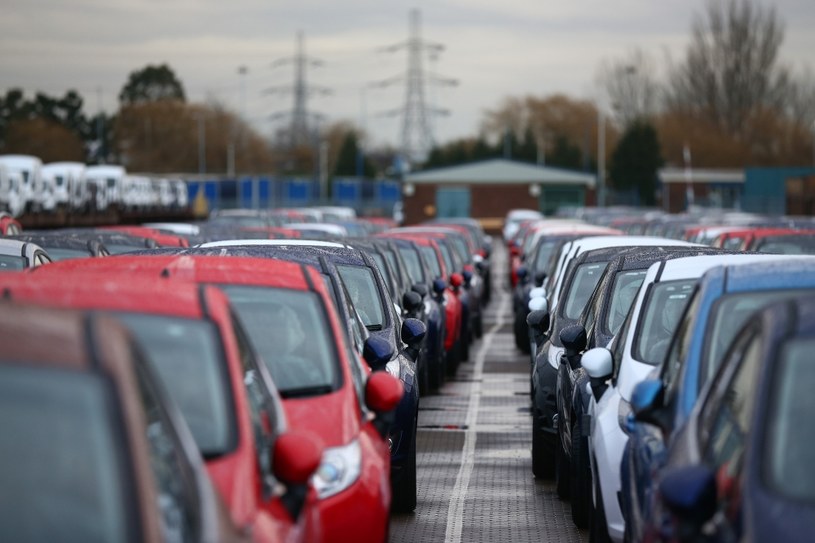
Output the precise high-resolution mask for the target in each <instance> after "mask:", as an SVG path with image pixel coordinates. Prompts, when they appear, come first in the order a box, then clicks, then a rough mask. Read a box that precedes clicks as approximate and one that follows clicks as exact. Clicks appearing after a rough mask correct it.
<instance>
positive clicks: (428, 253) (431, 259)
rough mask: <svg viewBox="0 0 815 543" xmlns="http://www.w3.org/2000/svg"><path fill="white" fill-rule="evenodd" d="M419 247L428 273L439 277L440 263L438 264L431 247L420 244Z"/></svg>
mask: <svg viewBox="0 0 815 543" xmlns="http://www.w3.org/2000/svg"><path fill="white" fill-rule="evenodd" d="M420 249H421V250H422V256H424V261H425V263H426V264H427V267H428V268H430V273H432V274H433V277H434V278H439V277H441V265H440V264H439V259H438V257H437V255H436V251H435V250H434V249H433V247H429V246H427V245H422V246H421V247H420Z"/></svg>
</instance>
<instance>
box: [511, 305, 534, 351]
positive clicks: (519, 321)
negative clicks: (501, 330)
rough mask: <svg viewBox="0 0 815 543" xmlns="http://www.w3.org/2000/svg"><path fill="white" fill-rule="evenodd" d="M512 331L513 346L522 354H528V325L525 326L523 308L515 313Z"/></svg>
mask: <svg viewBox="0 0 815 543" xmlns="http://www.w3.org/2000/svg"><path fill="white" fill-rule="evenodd" d="M512 331H513V333H514V335H515V346H516V347H517V348H518V350H519V351H521V352H522V353H524V354H529V345H530V344H529V325H528V324H526V312H525V311H524V310H523V308H519V309H517V310H516V311H515V319H514V320H513V323H512Z"/></svg>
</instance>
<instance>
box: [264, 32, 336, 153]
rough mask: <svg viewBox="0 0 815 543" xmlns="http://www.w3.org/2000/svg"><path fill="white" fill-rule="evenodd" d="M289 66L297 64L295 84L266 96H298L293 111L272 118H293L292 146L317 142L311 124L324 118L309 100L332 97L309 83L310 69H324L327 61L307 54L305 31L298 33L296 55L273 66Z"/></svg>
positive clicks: (269, 89) (290, 133) (290, 130)
mask: <svg viewBox="0 0 815 543" xmlns="http://www.w3.org/2000/svg"><path fill="white" fill-rule="evenodd" d="M286 64H292V65H294V83H293V84H292V85H283V86H276V87H270V88H268V89H266V91H265V93H266V94H278V93H282V94H292V95H293V96H294V103H293V106H292V109H291V110H290V111H279V112H277V113H273V114H272V115H271V118H272V119H276V118H280V117H288V118H289V121H290V126H289V140H290V144H291V146H292V147H296V146H299V145H309V144H310V143H311V142H312V140H313V138H312V137H311V135H310V133H309V132H310V130H309V124H310V122H311V121H312V120H314V118H316V117H320V115H319V114H315V113H311V112H309V111H308V107H307V102H308V98H309V97H310V96H312V95H315V94H322V95H326V94H331V90H330V89H328V88H326V87H321V86H317V85H309V84H308V83H307V82H306V72H307V70H308V68H309V67H318V66H322V65H323V62H322V61H321V60H318V59H315V58H311V57H309V56H307V55H306V46H305V37H304V36H303V32H302V31H300V32H298V33H297V49H296V51H295V54H294V56H292V57H287V58H282V59H278V60H276V61H274V62H273V63H272V67H273V68H275V67H278V66H283V65H286Z"/></svg>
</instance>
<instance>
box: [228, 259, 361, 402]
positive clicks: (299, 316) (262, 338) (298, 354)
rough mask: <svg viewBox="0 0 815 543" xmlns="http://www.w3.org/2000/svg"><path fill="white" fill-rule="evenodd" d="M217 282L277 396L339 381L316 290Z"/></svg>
mask: <svg viewBox="0 0 815 543" xmlns="http://www.w3.org/2000/svg"><path fill="white" fill-rule="evenodd" d="M366 269H367V268H366ZM221 288H222V289H223V290H224V292H226V295H227V296H228V297H229V301H230V302H231V303H232V305H233V307H234V308H235V312H236V313H237V314H238V317H239V318H240V320H241V322H242V324H243V326H244V328H245V329H246V332H247V334H248V335H249V339H250V341H251V342H252V345H253V346H254V347H255V349H256V350H257V352H258V354H259V355H260V356H261V358H262V359H263V361H264V363H265V364H266V366H267V367H268V368H269V372H270V373H271V374H272V378H273V379H274V382H275V384H276V385H277V388H278V390H279V391H280V394H281V396H283V397H293V396H314V395H319V394H326V393H328V392H331V391H333V390H335V389H336V387H337V386H339V384H340V378H339V367H338V364H337V356H336V354H335V350H334V349H333V348H332V346H331V340H332V338H333V337H334V336H333V335H332V333H331V330H330V328H329V325H328V322H327V321H326V314H325V311H323V309H322V304H321V303H320V299H319V297H318V295H317V294H316V293H314V292H308V291H301V290H291V289H284V288H268V287H256V286H245V285H222V286H221Z"/></svg>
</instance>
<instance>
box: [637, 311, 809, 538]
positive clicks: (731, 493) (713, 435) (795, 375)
mask: <svg viewBox="0 0 815 543" xmlns="http://www.w3.org/2000/svg"><path fill="white" fill-rule="evenodd" d="M813 349H815V296H812V295H807V296H802V297H798V298H794V299H789V300H785V301H781V302H777V303H775V304H773V305H770V306H768V307H766V308H764V309H763V310H761V311H759V312H758V313H755V314H754V315H753V316H752V317H751V318H750V319H748V321H747V324H746V325H745V326H744V327H743V328H742V329H741V331H740V332H739V333H738V335H736V337H735V338H734V340H733V342H732V343H731V344H730V348H729V349H728V351H727V354H726V356H725V358H724V362H723V363H722V365H721V366H720V368H719V369H718V371H717V373H716V376H715V378H714V379H712V380H711V381H709V383H708V385H707V386H706V388H705V389H703V392H702V395H701V397H700V400H699V402H698V403H697V405H696V408H694V410H693V412H692V414H691V417H690V418H689V419H688V424H687V425H686V426H685V427H684V428H683V430H681V431H680V433H678V434H677V436H676V439H675V440H674V441H673V442H672V444H671V447H670V450H669V453H668V461H667V466H666V467H665V469H664V470H663V471H662V472H661V474H660V481H659V495H660V499H659V500H658V501H657V504H656V509H657V511H655V512H654V514H653V515H652V518H650V519H646V521H647V525H648V528H647V530H649V532H650V533H651V534H653V535H655V536H656V537H657V538H659V539H662V540H669V541H679V540H686V541H690V540H693V541H784V542H787V541H811V540H812V533H813V531H815V506H813V504H814V503H815V470H813V466H812V458H813V456H812V451H813V447H815V425H812V424H811V421H812V418H813V416H815V402H814V401H813V396H812V387H813V385H815V364H813V363H812V352H813ZM661 400H662V390H661V388H660V387H659V386H658V384H657V383H655V382H654V381H645V382H643V383H641V384H640V386H638V387H637V388H636V389H635V392H634V396H633V397H632V407H633V408H634V412H635V416H636V418H637V419H638V420H640V421H643V422H648V423H652V424H657V425H659V424H661V422H660V418H659V416H658V413H659V408H660V404H661ZM660 508H661V509H662V510H660ZM714 517H715V520H712V519H714ZM662 519H665V520H662ZM666 521H667V522H666Z"/></svg>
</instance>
